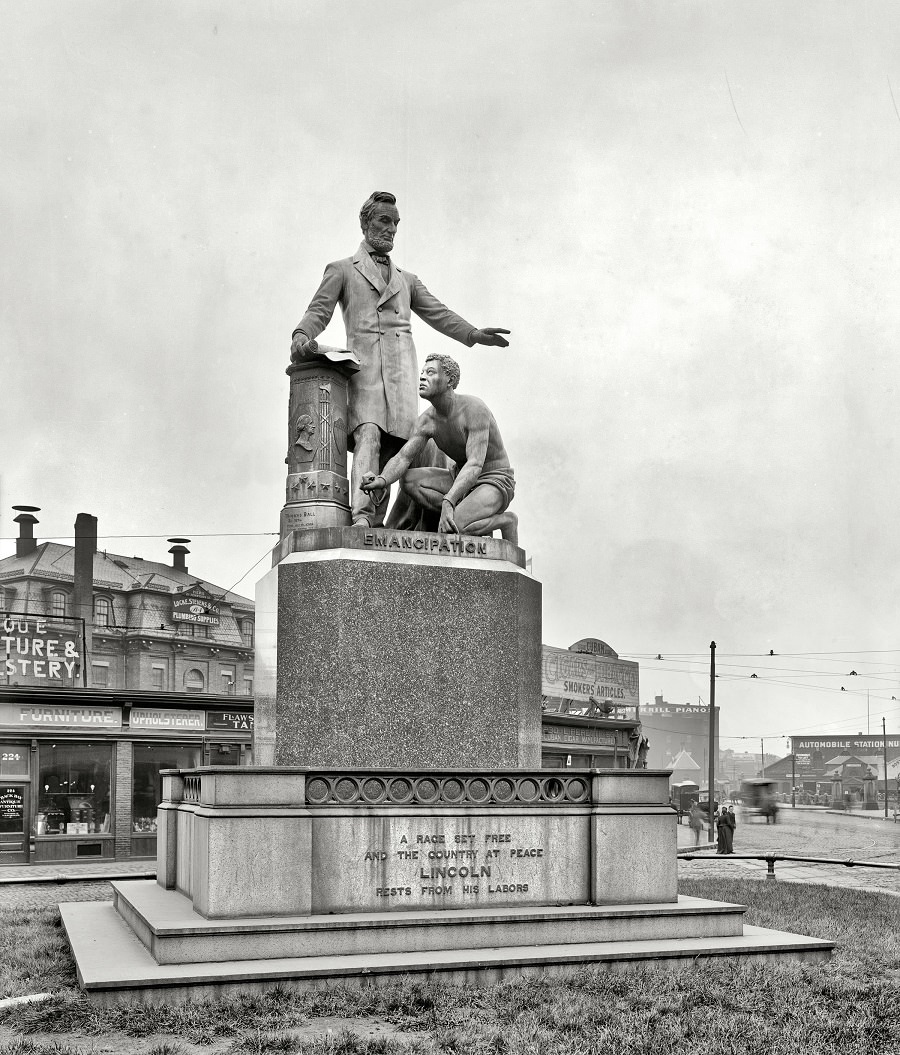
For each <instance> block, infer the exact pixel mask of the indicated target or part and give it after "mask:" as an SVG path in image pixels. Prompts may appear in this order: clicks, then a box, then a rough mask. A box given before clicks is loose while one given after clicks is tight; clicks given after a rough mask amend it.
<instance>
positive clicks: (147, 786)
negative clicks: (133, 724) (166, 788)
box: [131, 744, 202, 835]
mask: <svg viewBox="0 0 900 1055" xmlns="http://www.w3.org/2000/svg"><path fill="white" fill-rule="evenodd" d="M201 751H202V748H201V746H200V744H196V745H193V744H135V745H134V770H133V783H132V796H131V828H132V831H133V832H134V833H136V834H140V835H152V834H155V832H156V809H157V807H158V806H159V804H160V802H162V777H161V776H160V775H159V774H160V770H162V769H194V768H196V767H197V766H199V765H200V754H201Z"/></svg>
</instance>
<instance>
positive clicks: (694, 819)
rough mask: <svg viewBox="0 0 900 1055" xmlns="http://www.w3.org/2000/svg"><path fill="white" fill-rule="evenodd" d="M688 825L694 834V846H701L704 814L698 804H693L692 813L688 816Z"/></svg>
mask: <svg viewBox="0 0 900 1055" xmlns="http://www.w3.org/2000/svg"><path fill="white" fill-rule="evenodd" d="M688 824H689V825H690V827H691V831H692V832H693V833H694V846H699V845H700V832H701V831H702V830H703V814H702V813H701V812H700V804H699V803H698V802H693V803H691V811H690V815H689V816H688Z"/></svg>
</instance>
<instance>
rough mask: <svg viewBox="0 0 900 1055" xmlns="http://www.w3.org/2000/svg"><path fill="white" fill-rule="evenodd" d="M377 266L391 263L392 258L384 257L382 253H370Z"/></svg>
mask: <svg viewBox="0 0 900 1055" xmlns="http://www.w3.org/2000/svg"><path fill="white" fill-rule="evenodd" d="M369 255H370V256H371V257H372V259H373V260H374V261H375V263H376V264H387V263H390V259H391V258H390V257H389V256H384V254H382V253H370V254H369Z"/></svg>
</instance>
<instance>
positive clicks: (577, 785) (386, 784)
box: [306, 771, 590, 807]
mask: <svg viewBox="0 0 900 1055" xmlns="http://www.w3.org/2000/svg"><path fill="white" fill-rule="evenodd" d="M589 800H590V780H589V778H588V777H587V776H571V777H570V776H564V777H561V776H558V775H555V774H554V775H550V774H547V773H546V772H529V771H523V772H518V773H502V774H489V773H484V774H478V775H474V774H472V773H471V772H470V773H450V774H447V773H443V774H440V775H438V774H436V773H435V774H425V773H422V774H405V773H404V774H400V773H398V774H391V775H385V774H384V773H378V772H373V773H364V772H363V773H348V772H346V771H340V772H331V773H322V772H311V773H308V774H307V777H306V805H307V806H350V805H366V806H376V805H378V806H381V805H394V806H451V805H452V806H471V807H476V806H485V805H491V806H519V807H521V806H526V805H527V806H536V805H539V806H553V805H576V804H577V805H581V804H584V803H586V802H588V801H589Z"/></svg>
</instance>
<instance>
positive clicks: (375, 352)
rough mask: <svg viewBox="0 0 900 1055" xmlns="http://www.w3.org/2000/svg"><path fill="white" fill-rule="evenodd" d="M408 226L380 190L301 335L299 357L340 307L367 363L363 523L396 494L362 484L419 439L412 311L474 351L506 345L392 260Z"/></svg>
mask: <svg viewBox="0 0 900 1055" xmlns="http://www.w3.org/2000/svg"><path fill="white" fill-rule="evenodd" d="M399 223H400V213H399V212H398V210H397V199H396V198H395V197H394V195H393V194H389V193H387V192H386V191H376V192H375V193H374V194H372V195H371V196H370V197H369V198H368V200H367V201H366V202H365V204H364V205H363V207H362V209H361V210H360V213H359V224H360V227H361V228H362V233H363V241H362V244H361V245H360V247H359V249H357V251H356V252H355V253H354V254H353V256H350V257H347V258H346V259H344V260H336V261H335V262H334V263H332V264H329V265H328V266H327V267H326V268H325V275H324V277H323V278H322V283H321V285H320V286H319V289H318V291H317V292H316V295H315V296H314V297H313V299H312V301H311V303H310V305H309V307H308V308H307V309H306V314H305V315H304V316H303V318H302V319H301V320H300V322H299V323H298V324H297V326H296V328H295V329H294V333H293V341H292V345H291V359H292V360H293V361H297V360H299V359H302V358H303V357H304V355H305V347H306V345H307V343H308V342H309V341H310V340H313V339H314V338H315V337H317V336H318V335H319V334H320V333H321V332H322V330H324V329H325V327H326V326H327V325H328V323H329V322H330V321H331V317H332V315H333V314H334V309H335V307H336V306H337V305H338V304H340V306H341V313H342V314H343V317H344V327H345V329H346V331H347V347H348V348H349V349H350V351H352V352H355V353H356V355H357V356H358V358H359V360H360V363H361V364H362V365H361V367H360V370H359V372H358V373H355V374H354V375H353V376H352V377H351V378H350V384H349V415H348V416H349V421H348V423H347V434H348V435H347V446H348V447H349V449H350V450H351V451H352V452H353V467H352V470H351V492H352V494H351V516H352V523H353V524H354V525H357V526H366V527H375V526H380V525H381V524H383V523H384V515H385V511H386V509H387V500H388V491H387V490H385V491H384V492H383V494H382V495H381V496H380V499H379V501H378V502H377V503H376V501H375V500H374V498H373V497H372V496H371V495H370V494H368V493H366V492H365V491H363V490H362V489H361V487H360V484H361V483H362V479H363V477H364V476H365V475H366V474H367V473H372V474H378V473H380V472H381V470H382V469H383V468H384V466H385V464H386V463H387V461H388V460H389V459H390V458H391V457H392V456H393V455H394V454H396V453H397V451H398V450H399V449H400V448H401V447H402V446H403V444H404V443H405V442H406V440H407V439H409V437H410V435H411V434H412V430H413V426H414V424H415V421H416V412H417V404H416V396H417V385H416V378H417V376H418V361H417V359H416V348H415V345H414V344H413V338H412V331H411V328H410V319H411V313H413V312H414V313H415V314H416V315H418V316H419V318H421V319H424V320H425V322H427V323H428V324H429V325H430V326H433V327H434V328H435V329H436V330H438V331H439V332H440V333H442V334H444V335H445V336H447V337H452V338H453V339H454V340H456V341H460V342H461V343H462V344H466V345H469V346H470V347H471V346H472V345H475V344H486V345H494V346H496V347H500V348H506V347H507V346H508V345H509V342H508V341H507V340H506V339H505V338H504V337H503V336H502V335H503V334H505V333H509V332H510V331H509V330H503V329H499V328H496V327H486V328H484V329H479V328H478V327H476V326H473V325H472V324H471V323H468V322H466V320H465V319H463V318H461V317H460V316H459V315H457V314H456V313H455V312H454V311H451V310H450V308H448V307H447V306H446V305H444V304H442V303H441V302H440V301H439V300H438V299H437V297H435V296H433V295H432V294H431V293H429V292H428V290H427V289H426V288H425V286H424V285H423V284H422V282H421V281H420V280H419V279H418V278H417V277H416V276H415V275H414V274H413V273H412V272H411V271H403V270H401V269H400V268H399V267H397V266H396V264H394V262H393V260H391V256H390V253H391V250H392V249H393V248H394V238H395V236H396V234H397V226H398V224H399Z"/></svg>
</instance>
